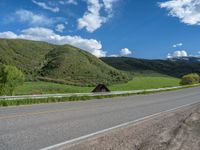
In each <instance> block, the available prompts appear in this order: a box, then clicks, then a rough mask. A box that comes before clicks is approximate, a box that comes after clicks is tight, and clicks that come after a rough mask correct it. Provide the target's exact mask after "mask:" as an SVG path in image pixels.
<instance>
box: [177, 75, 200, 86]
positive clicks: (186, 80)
mask: <svg viewBox="0 0 200 150" xmlns="http://www.w3.org/2000/svg"><path fill="white" fill-rule="evenodd" d="M199 81H200V77H199V75H198V74H197V73H191V74H187V75H184V76H183V77H182V80H181V82H180V84H181V85H190V84H197V83H199Z"/></svg>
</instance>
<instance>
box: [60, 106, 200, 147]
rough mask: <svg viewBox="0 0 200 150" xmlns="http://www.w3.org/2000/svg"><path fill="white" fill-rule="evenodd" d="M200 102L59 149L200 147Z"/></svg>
mask: <svg viewBox="0 0 200 150" xmlns="http://www.w3.org/2000/svg"><path fill="white" fill-rule="evenodd" d="M199 149H200V104H198V105H193V106H189V107H186V108H183V109H180V110H177V111H173V112H170V113H166V114H162V115H159V116H156V117H154V118H151V119H148V120H146V121H145V122H142V123H139V124H136V125H129V126H126V127H123V128H119V129H115V130H112V131H110V132H107V133H104V134H100V135H98V136H95V137H92V138H89V139H86V140H84V141H79V142H78V143H73V144H71V145H68V146H65V147H63V148H60V149H59V150H199Z"/></svg>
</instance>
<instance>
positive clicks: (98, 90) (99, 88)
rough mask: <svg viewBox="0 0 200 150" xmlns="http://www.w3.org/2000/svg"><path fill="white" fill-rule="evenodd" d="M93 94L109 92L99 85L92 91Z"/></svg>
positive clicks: (104, 86)
mask: <svg viewBox="0 0 200 150" xmlns="http://www.w3.org/2000/svg"><path fill="white" fill-rule="evenodd" d="M92 92H93V93H97V92H110V90H109V89H108V88H107V86H106V85H104V84H99V85H97V87H96V88H95V89H94V90H93V91H92Z"/></svg>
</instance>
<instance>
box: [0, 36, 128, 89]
mask: <svg viewBox="0 0 200 150" xmlns="http://www.w3.org/2000/svg"><path fill="white" fill-rule="evenodd" d="M3 64H7V65H13V66H16V67H17V68H19V69H21V70H22V71H23V72H24V74H25V75H26V80H27V81H30V80H45V81H51V82H59V83H66V84H73V85H79V86H92V85H96V84H98V83H105V84H113V83H124V82H127V81H128V80H129V79H130V78H129V76H128V75H127V74H126V73H123V72H122V71H119V70H117V69H115V68H113V67H111V66H109V65H107V64H106V63H104V62H103V61H101V60H100V59H98V58H96V57H95V56H93V55H92V54H90V53H88V52H86V51H83V50H81V49H78V48H76V47H73V46H70V45H62V46H59V45H52V44H48V43H45V42H36V41H28V40H20V39H16V40H8V39H0V65H3Z"/></svg>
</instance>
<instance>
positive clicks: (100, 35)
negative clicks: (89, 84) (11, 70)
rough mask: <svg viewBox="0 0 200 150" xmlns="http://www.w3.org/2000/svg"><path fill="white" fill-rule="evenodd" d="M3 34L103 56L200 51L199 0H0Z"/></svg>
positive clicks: (153, 55)
mask: <svg viewBox="0 0 200 150" xmlns="http://www.w3.org/2000/svg"><path fill="white" fill-rule="evenodd" d="M0 22H1V24H0V37H1V38H23V39H30V40H40V41H47V42H49V43H53V44H71V45H74V46H77V47H79V48H82V49H85V50H87V51H89V52H90V53H92V54H94V55H96V56H97V57H101V56H129V57H138V58H148V59H165V58H166V57H183V56H199V55H200V42H199V40H200V0H1V2H0Z"/></svg>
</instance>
